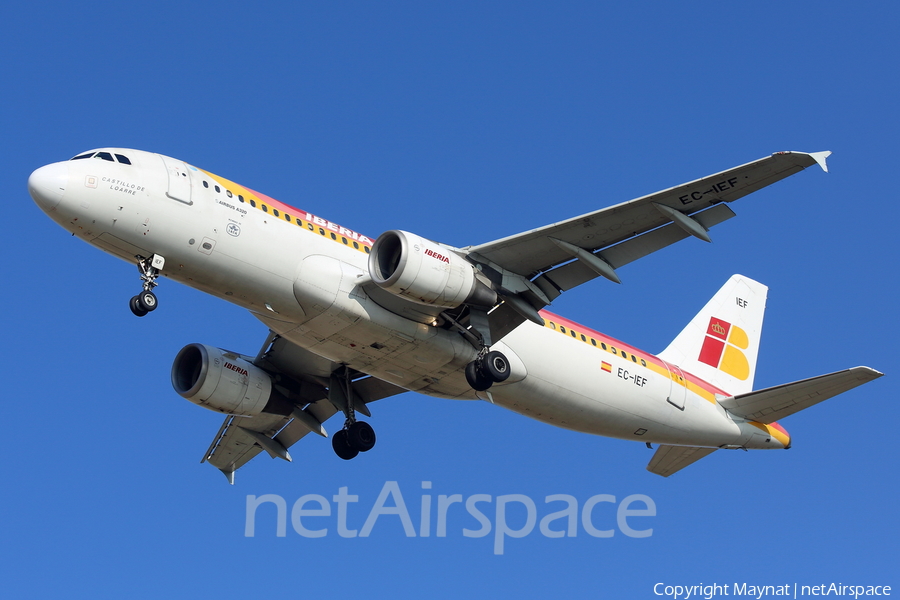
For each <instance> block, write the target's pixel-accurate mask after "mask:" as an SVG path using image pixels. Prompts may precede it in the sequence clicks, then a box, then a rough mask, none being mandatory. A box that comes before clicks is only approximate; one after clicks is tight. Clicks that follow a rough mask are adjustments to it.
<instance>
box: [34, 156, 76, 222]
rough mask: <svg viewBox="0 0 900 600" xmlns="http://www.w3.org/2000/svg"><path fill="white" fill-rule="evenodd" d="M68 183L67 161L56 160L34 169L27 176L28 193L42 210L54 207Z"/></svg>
mask: <svg viewBox="0 0 900 600" xmlns="http://www.w3.org/2000/svg"><path fill="white" fill-rule="evenodd" d="M68 185H69V163H67V162H58V163H53V164H52V165H47V166H45V167H41V168H39V169H36V170H35V171H34V173H32V174H31V176H30V177H29V178H28V193H29V194H31V197H32V199H34V201H35V202H36V203H37V205H38V206H40V207H41V209H42V210H44V211H50V210H53V209H54V208H56V205H57V204H59V201H60V200H62V197H63V194H65V192H66V187H67V186H68Z"/></svg>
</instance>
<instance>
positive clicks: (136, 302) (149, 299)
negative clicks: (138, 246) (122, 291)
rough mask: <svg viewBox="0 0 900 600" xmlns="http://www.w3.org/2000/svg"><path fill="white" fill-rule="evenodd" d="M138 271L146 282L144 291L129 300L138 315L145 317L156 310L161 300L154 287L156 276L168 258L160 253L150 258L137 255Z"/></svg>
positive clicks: (132, 309) (130, 305) (133, 310)
mask: <svg viewBox="0 0 900 600" xmlns="http://www.w3.org/2000/svg"><path fill="white" fill-rule="evenodd" d="M135 258H136V259H137V267H138V271H139V272H140V274H141V281H143V282H144V291H142V292H141V293H140V294H138V295H137V296H132V298H131V300H130V301H129V302H128V307H129V308H130V309H131V312H132V313H134V315H135V316H136V317H143V316H144V315H146V314H147V313H149V312H151V311H154V310H156V307H157V306H158V305H159V301H158V300H157V299H156V294H154V293H153V288H155V287H156V286H157V283H156V278H157V277H159V270H160V269H162V268H163V266H165V264H166V259H165V258H163V257H162V256H160V255H159V254H154V255H153V256H152V257H150V258H149V259H147V258H144V257H143V256H136V257H135Z"/></svg>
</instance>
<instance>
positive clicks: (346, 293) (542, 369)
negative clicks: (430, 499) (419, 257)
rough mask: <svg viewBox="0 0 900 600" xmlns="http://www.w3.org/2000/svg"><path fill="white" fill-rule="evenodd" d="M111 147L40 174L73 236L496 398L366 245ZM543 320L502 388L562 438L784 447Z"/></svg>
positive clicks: (344, 344)
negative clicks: (380, 272) (158, 261)
mask: <svg viewBox="0 0 900 600" xmlns="http://www.w3.org/2000/svg"><path fill="white" fill-rule="evenodd" d="M106 150H108V151H109V152H110V153H112V154H114V155H122V156H125V157H127V159H128V160H129V161H130V162H131V164H123V163H121V162H116V161H109V160H103V159H98V158H89V159H82V160H71V161H66V162H61V163H54V164H52V165H48V166H47V167H43V168H42V169H38V170H37V171H35V173H34V174H33V175H32V177H31V179H30V180H29V187H30V191H31V193H32V196H33V197H34V198H35V201H36V202H37V203H38V205H39V206H40V207H41V209H42V210H44V211H45V212H46V213H47V214H48V215H49V216H50V217H51V218H53V219H54V220H55V221H56V222H57V223H59V224H60V225H61V226H62V227H64V228H65V229H66V230H68V231H71V232H72V233H74V234H75V235H76V236H78V237H80V238H81V239H84V240H85V241H87V242H89V243H91V244H93V245H95V246H97V247H99V248H100V249H102V250H104V251H106V252H108V253H110V254H113V255H115V256H118V257H119V258H122V259H124V260H127V261H129V262H134V261H135V256H136V255H140V256H143V257H150V256H152V255H154V254H156V255H160V256H163V257H165V267H164V268H163V269H162V275H164V276H166V277H168V278H171V279H174V280H176V281H179V282H181V283H184V284H186V285H189V286H191V287H194V288H197V289H199V290H202V291H204V292H207V293H209V294H212V295H214V296H217V297H219V298H222V299H224V300H227V301H229V302H232V303H234V304H237V305H239V306H242V307H244V308H246V309H248V310H249V311H251V312H252V313H253V314H254V315H255V316H256V317H258V318H259V319H260V320H262V321H263V322H264V323H265V324H266V325H267V326H268V327H269V328H271V329H272V330H273V331H275V332H276V333H278V334H279V335H281V336H282V337H284V338H286V339H288V340H289V341H291V342H293V343H294V344H297V345H298V346H301V347H303V348H305V349H307V350H310V351H312V352H313V353H315V354H317V355H319V356H322V357H324V358H327V359H328V360H330V361H333V362H335V363H341V364H346V365H348V366H350V367H352V368H353V369H356V370H358V371H361V372H364V373H368V374H370V375H372V376H374V377H377V378H379V379H382V380H385V381H388V382H390V383H393V384H396V385H398V386H401V387H403V388H405V389H409V390H414V391H417V392H421V393H423V394H428V395H432V396H440V397H445V398H457V399H475V398H476V397H480V398H482V399H488V393H487V392H479V393H476V392H474V391H473V390H472V389H471V388H470V387H469V385H468V384H467V383H466V379H465V377H464V375H463V370H464V368H465V366H466V364H467V363H469V362H470V361H472V360H473V359H474V357H475V355H476V350H475V349H474V348H473V346H472V345H470V344H469V343H468V342H466V341H465V340H464V339H463V337H461V336H460V335H459V334H458V333H456V332H455V331H453V330H452V329H445V328H442V327H438V326H435V325H434V324H429V323H423V322H418V321H416V320H411V319H409V318H406V317H405V316H400V315H399V314H396V313H394V312H391V311H389V310H387V309H385V308H383V307H382V306H381V305H379V304H378V303H376V302H375V301H374V300H373V299H372V298H370V297H369V296H368V295H367V294H366V292H365V291H364V290H363V284H365V283H367V282H369V281H370V279H369V274H368V269H367V259H368V256H369V254H368V252H367V250H368V248H369V247H370V246H371V241H372V240H370V239H369V238H366V237H365V236H360V235H359V234H357V233H356V232H353V231H350V230H347V229H345V228H343V227H340V226H338V225H336V224H333V223H330V222H328V221H326V220H324V219H322V218H320V217H317V216H314V215H311V214H308V213H306V212H305V211H302V210H299V209H294V208H292V207H287V206H286V205H283V204H281V203H278V202H276V201H273V200H272V199H270V198H267V197H265V196H262V195H261V194H257V193H256V192H253V191H252V190H248V189H247V188H244V187H241V186H239V185H237V184H233V183H232V182H229V181H227V180H224V179H222V178H220V177H217V176H214V175H212V174H210V173H207V172H204V171H201V170H198V169H195V168H193V167H190V166H187V165H185V164H184V163H182V162H181V161H177V160H173V159H170V158H167V157H162V156H161V155H158V154H153V153H148V152H142V151H137V150H130V149H128V150H126V149H106ZM251 199H252V200H253V201H254V204H256V206H251V203H250V200H251ZM263 207H265V211H264V210H263ZM276 211H277V212H276ZM288 219H290V220H288ZM543 316H544V318H545V320H546V321H547V325H546V326H545V327H541V326H539V325H536V324H534V323H532V322H529V321H526V322H525V323H523V324H522V325H520V326H519V327H518V328H516V329H515V330H514V331H512V332H511V333H509V334H508V335H506V336H505V337H504V338H503V339H502V341H501V342H498V343H496V344H494V345H493V348H494V349H498V350H501V351H502V352H503V353H504V354H506V356H507V357H508V358H509V361H510V363H511V366H512V376H511V377H510V378H509V379H508V380H507V381H505V382H503V383H500V384H496V385H494V386H493V387H492V388H491V389H490V399H491V400H492V401H493V402H494V403H495V404H499V405H501V406H504V407H506V408H508V409H510V410H513V411H515V412H518V413H520V414H523V415H526V416H529V417H532V418H534V419H537V420H540V421H543V422H546V423H550V424H552V425H556V426H559V427H564V428H567V429H572V430H577V431H583V432H587V433H592V434H598V435H604V436H611V437H617V438H623V439H631V440H637V441H641V442H655V443H663V444H684V445H692V446H710V447H738V446H739V447H745V448H783V447H785V446H786V445H787V443H786V440H785V439H783V438H782V439H775V438H776V436H773V435H772V432H771V430H770V428H767V427H766V426H761V425H758V424H751V423H748V422H745V421H743V420H741V419H735V418H732V417H731V416H730V415H729V414H728V413H726V412H725V411H724V410H723V409H722V408H721V407H720V406H719V404H718V403H717V402H716V395H717V394H718V395H720V396H727V395H728V394H727V393H726V392H725V391H722V390H717V389H714V388H712V386H710V385H709V384H707V383H705V382H703V381H700V380H699V379H698V378H696V377H693V376H691V375H690V374H689V373H682V372H681V370H680V369H678V368H677V367H674V366H672V365H667V364H666V363H664V362H663V361H662V360H660V359H658V358H656V357H654V356H652V355H650V354H647V353H645V352H641V351H639V350H637V349H633V348H630V347H629V346H627V345H623V344H621V343H620V342H617V341H615V340H610V339H609V338H606V337H604V336H602V335H601V334H599V333H597V332H594V331H591V330H589V329H587V328H583V327H581V326H579V325H577V324H572V323H569V322H568V321H565V320H564V319H561V318H558V317H556V316H555V315H552V314H550V313H543ZM420 321H421V319H420ZM573 330H574V331H575V332H576V333H575V336H574V337H573V335H572V334H571V332H572V331H573ZM582 335H583V336H584V337H582ZM623 351H624V356H623ZM320 375H323V376H327V374H326V373H322V374H320Z"/></svg>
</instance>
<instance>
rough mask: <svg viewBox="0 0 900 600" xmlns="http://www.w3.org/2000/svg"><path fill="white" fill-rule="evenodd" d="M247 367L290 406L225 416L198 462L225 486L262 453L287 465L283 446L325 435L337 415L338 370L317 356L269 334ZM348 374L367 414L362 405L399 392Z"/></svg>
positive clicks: (359, 404)
mask: <svg viewBox="0 0 900 600" xmlns="http://www.w3.org/2000/svg"><path fill="white" fill-rule="evenodd" d="M253 363H254V364H255V365H256V366H257V367H259V368H261V369H263V370H264V371H266V372H267V373H269V374H270V375H271V376H272V378H273V382H274V386H275V388H276V389H278V390H279V391H280V392H281V393H282V394H283V395H284V396H285V397H287V398H288V399H290V400H291V401H292V402H294V404H295V408H294V410H293V412H292V413H291V414H290V415H274V414H266V413H263V414H261V415H258V416H256V417H238V416H232V415H229V416H228V417H226V418H225V422H224V423H222V426H221V427H220V428H219V432H218V433H217V434H216V436H215V438H214V439H213V441H212V444H210V446H209V448H208V449H207V451H206V454H204V455H203V460H202V461H201V462H209V463H210V464H211V465H213V466H214V467H216V468H218V469H219V470H220V471H222V472H223V473H224V474H225V476H226V477H227V478H228V481H229V483H234V472H235V471H237V470H238V469H239V468H241V467H242V466H244V465H245V464H246V463H247V462H248V461H250V460H251V459H252V458H253V457H254V456H256V455H257V454H259V453H260V452H263V451H265V452H266V453H268V454H269V456H271V457H272V458H276V457H277V458H282V459H284V460H287V461H289V462H290V461H291V455H290V453H288V448H290V447H291V446H293V445H294V444H295V443H297V442H298V441H300V440H301V439H302V438H304V437H306V435H307V434H309V433H315V434H317V435H320V436H322V437H327V436H328V433H327V432H326V431H325V428H324V427H323V425H322V424H323V423H324V422H325V421H327V420H328V419H330V418H331V417H332V416H334V415H335V414H336V413H337V412H338V408H337V406H336V401H335V398H334V395H333V394H330V393H329V392H330V390H331V383H332V381H334V379H332V378H331V375H332V374H333V373H335V372H336V371H339V370H340V369H341V365H338V364H335V363H332V362H331V361H329V360H327V359H324V358H322V357H320V356H317V355H315V354H313V353H312V352H309V351H308V350H304V349H303V348H300V347H299V346H297V345H295V344H292V343H290V342H288V341H287V340H285V339H284V338H280V337H278V336H276V335H275V334H270V335H269V337H268V338H267V340H266V343H265V344H264V345H263V349H262V350H261V351H260V354H259V356H258V357H257V358H256V359H255V360H254V361H253ZM359 375H360V374H358V373H353V372H350V373H348V374H347V377H348V378H349V380H350V387H351V389H352V392H353V393H352V396H353V397H354V408H355V409H356V410H357V411H359V412H362V413H363V414H366V415H368V414H369V411H368V408H367V407H366V405H367V404H368V403H370V402H374V401H375V400H380V399H381V398H387V397H388V396H394V395H396V394H400V393H403V392H405V391H406V390H404V389H403V388H401V387H397V386H395V385H393V384H390V383H387V382H386V381H381V380H380V379H376V378H374V377H368V376H359Z"/></svg>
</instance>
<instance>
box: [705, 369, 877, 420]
mask: <svg viewBox="0 0 900 600" xmlns="http://www.w3.org/2000/svg"><path fill="white" fill-rule="evenodd" d="M882 375H883V373H879V372H878V371H876V370H875V369H870V368H869V367H853V368H852V369H846V370H844V371H838V372H836V373H829V374H828V375H820V376H819V377H813V378H812V379H804V380H803V381H795V382H794V383H786V384H784V385H777V386H775V387H770V388H766V389H764V390H758V391H755V392H749V393H747V394H738V395H737V396H732V397H730V398H725V399H724V400H719V404H721V405H722V407H723V408H724V409H725V410H727V411H728V412H730V413H731V414H733V415H736V416H738V417H742V418H744V419H749V420H752V421H757V422H759V423H773V422H775V421H777V420H779V419H783V418H784V417H787V416H789V415H792V414H794V413H795V412H797V411H800V410H803V409H804V408H809V407H810V406H812V405H813V404H818V403H819V402H822V401H823V400H828V399H829V398H831V397H832V396H837V395H838V394H841V393H843V392H846V391H848V390H852V389H853V388H855V387H857V386H860V385H862V384H864V383H867V382H869V381H872V380H873V379H878V378H879V377H881V376H882Z"/></svg>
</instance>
